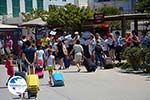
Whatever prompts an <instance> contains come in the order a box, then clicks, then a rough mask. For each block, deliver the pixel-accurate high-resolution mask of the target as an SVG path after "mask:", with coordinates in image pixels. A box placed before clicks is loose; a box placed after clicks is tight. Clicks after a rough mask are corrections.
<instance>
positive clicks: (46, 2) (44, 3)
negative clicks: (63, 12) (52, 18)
mask: <svg viewBox="0 0 150 100" xmlns="http://www.w3.org/2000/svg"><path fill="white" fill-rule="evenodd" d="M43 5H44V7H43V8H44V10H47V11H48V8H49V5H50V1H49V0H43Z"/></svg>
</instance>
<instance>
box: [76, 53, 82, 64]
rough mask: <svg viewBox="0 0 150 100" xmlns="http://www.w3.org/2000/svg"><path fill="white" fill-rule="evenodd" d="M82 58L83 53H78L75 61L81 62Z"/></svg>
mask: <svg viewBox="0 0 150 100" xmlns="http://www.w3.org/2000/svg"><path fill="white" fill-rule="evenodd" d="M81 60H82V53H76V54H75V62H76V63H79V62H81Z"/></svg>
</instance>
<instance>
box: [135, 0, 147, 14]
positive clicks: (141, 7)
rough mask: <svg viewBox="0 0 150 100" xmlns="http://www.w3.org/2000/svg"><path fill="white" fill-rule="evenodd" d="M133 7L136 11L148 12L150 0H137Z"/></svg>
mask: <svg viewBox="0 0 150 100" xmlns="http://www.w3.org/2000/svg"><path fill="white" fill-rule="evenodd" d="M135 9H136V10H137V11H138V12H142V13H143V12H150V0H139V1H138V3H137V5H136V7H135Z"/></svg>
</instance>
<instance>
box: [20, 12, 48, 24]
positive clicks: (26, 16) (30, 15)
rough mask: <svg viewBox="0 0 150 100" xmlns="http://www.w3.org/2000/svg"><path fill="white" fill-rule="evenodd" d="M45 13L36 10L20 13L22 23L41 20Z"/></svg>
mask: <svg viewBox="0 0 150 100" xmlns="http://www.w3.org/2000/svg"><path fill="white" fill-rule="evenodd" d="M46 13H47V11H44V10H39V9H36V10H32V11H31V12H27V13H22V15H23V17H24V21H25V22H26V21H29V20H32V19H36V18H39V17H41V18H42V19H43V18H44V17H45V15H46Z"/></svg>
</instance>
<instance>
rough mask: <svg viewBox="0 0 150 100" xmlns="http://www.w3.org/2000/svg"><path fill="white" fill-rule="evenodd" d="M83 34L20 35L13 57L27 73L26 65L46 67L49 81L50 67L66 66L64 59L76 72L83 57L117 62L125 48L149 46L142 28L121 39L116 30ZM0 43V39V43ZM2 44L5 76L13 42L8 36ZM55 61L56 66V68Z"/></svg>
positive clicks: (99, 62)
mask: <svg viewBox="0 0 150 100" xmlns="http://www.w3.org/2000/svg"><path fill="white" fill-rule="evenodd" d="M83 34H84V33H79V32H74V33H73V34H67V32H64V33H63V34H62V35H61V36H59V37H56V36H53V35H50V34H46V35H43V37H42V38H41V39H40V40H38V41H36V40H34V39H33V38H32V39H29V38H27V37H26V36H22V38H21V39H19V40H18V47H17V48H18V51H17V56H18V58H19V59H22V62H23V69H22V70H23V71H25V72H27V73H29V68H30V72H31V73H34V67H35V66H36V64H38V65H40V66H43V68H44V69H45V70H48V73H49V76H50V77H49V83H50V84H51V75H52V73H53V70H54V69H57V68H58V70H61V69H65V68H68V67H69V65H68V66H67V65H66V62H68V63H69V64H70V62H71V61H72V62H75V64H76V66H77V71H78V72H80V70H81V69H80V67H81V63H82V61H83V60H84V58H90V59H91V60H92V61H93V62H94V63H95V64H96V65H97V66H101V67H104V66H105V58H107V57H110V58H111V60H112V62H115V61H116V60H118V62H121V60H122V57H121V54H122V52H123V50H124V49H125V48H127V47H131V48H132V47H144V48H150V36H149V35H148V33H147V32H146V31H144V32H142V34H141V36H138V35H137V33H136V31H132V32H127V33H126V34H125V37H124V38H123V37H122V36H121V34H120V32H119V31H116V32H115V34H112V33H110V34H109V35H107V36H103V37H101V36H100V34H99V33H95V34H92V33H91V34H90V35H89V36H87V37H84V36H83ZM1 44H2V43H1V42H0V46H1ZM6 46H7V47H6ZM6 46H4V47H6V48H7V49H8V50H7V49H6V48H5V49H6V50H5V51H7V54H8V57H7V59H6V68H7V69H8V75H10V76H13V73H14V70H13V67H14V65H13V63H12V62H13V61H12V60H13V57H12V54H11V52H12V47H13V41H12V39H10V37H9V38H8V41H7V42H6ZM1 50H2V48H1ZM1 52H2V51H1ZM1 54H2V53H1ZM56 64H58V65H59V66H57V67H56Z"/></svg>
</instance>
